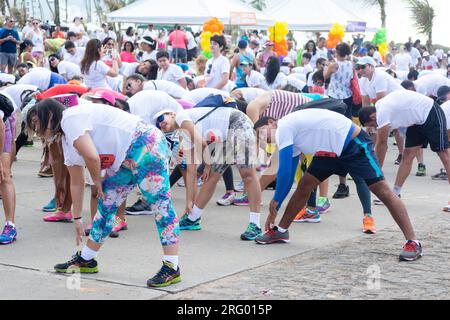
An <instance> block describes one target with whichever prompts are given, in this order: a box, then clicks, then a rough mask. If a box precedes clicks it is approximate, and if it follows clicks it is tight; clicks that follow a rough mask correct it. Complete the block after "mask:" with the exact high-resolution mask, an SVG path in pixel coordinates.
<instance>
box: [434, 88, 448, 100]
mask: <svg viewBox="0 0 450 320" xmlns="http://www.w3.org/2000/svg"><path fill="white" fill-rule="evenodd" d="M449 93H450V87H449V86H442V87H440V88H439V89H438V91H437V98H438V99H439V100H445V97H446V96H447V95H448V94H449Z"/></svg>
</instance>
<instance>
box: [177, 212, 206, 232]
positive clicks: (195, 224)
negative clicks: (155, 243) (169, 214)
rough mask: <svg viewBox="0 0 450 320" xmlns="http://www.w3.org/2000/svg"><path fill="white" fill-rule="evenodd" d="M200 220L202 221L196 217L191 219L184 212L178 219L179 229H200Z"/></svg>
mask: <svg viewBox="0 0 450 320" xmlns="http://www.w3.org/2000/svg"><path fill="white" fill-rule="evenodd" d="M200 222H202V218H198V219H197V220H195V221H192V220H191V219H189V218H188V215H187V214H186V215H184V216H183V217H182V218H181V220H180V230H191V231H195V230H201V229H202V226H201V225H200Z"/></svg>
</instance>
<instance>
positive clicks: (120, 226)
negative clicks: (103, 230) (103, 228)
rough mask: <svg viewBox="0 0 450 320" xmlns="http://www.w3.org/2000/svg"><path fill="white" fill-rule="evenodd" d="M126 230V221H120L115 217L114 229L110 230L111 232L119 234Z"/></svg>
mask: <svg viewBox="0 0 450 320" xmlns="http://www.w3.org/2000/svg"><path fill="white" fill-rule="evenodd" d="M124 230H128V225H127V222H126V220H122V219H120V218H119V217H116V220H115V221H114V227H113V229H112V232H119V231H124Z"/></svg>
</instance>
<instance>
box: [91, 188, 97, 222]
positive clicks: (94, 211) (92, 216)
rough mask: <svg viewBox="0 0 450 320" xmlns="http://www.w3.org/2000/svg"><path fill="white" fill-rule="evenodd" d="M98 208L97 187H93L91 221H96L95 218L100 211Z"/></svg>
mask: <svg viewBox="0 0 450 320" xmlns="http://www.w3.org/2000/svg"><path fill="white" fill-rule="evenodd" d="M97 208H98V199H97V188H96V187H95V186H91V199H90V210H91V221H93V220H94V217H95V215H96V214H97V210H98V209H97Z"/></svg>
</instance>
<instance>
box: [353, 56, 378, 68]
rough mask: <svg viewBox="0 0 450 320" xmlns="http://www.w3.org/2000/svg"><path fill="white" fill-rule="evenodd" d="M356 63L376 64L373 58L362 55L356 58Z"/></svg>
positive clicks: (361, 64)
mask: <svg viewBox="0 0 450 320" xmlns="http://www.w3.org/2000/svg"><path fill="white" fill-rule="evenodd" d="M356 64H357V65H360V66H365V65H366V64H370V65H371V66H374V67H375V66H376V65H377V64H376V63H375V60H373V58H371V57H362V58H359V59H358V62H356Z"/></svg>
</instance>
